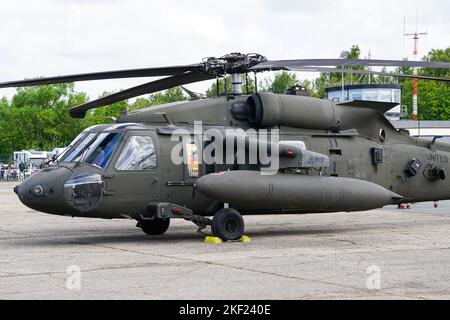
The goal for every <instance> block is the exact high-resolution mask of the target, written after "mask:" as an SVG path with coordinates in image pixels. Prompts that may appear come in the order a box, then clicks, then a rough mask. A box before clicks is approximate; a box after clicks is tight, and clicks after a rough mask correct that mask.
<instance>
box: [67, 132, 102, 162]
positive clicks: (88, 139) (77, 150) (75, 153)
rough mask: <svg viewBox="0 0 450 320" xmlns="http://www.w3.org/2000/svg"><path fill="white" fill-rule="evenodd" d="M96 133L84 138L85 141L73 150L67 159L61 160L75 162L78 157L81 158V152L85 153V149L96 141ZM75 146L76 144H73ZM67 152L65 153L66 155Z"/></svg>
mask: <svg viewBox="0 0 450 320" xmlns="http://www.w3.org/2000/svg"><path fill="white" fill-rule="evenodd" d="M95 135H96V134H95V133H90V134H88V135H86V136H84V138H82V139H83V140H82V141H81V142H80V143H79V144H78V145H77V146H76V148H75V149H73V150H72V151H71V152H70V153H69V154H68V155H67V156H66V157H64V158H63V157H62V158H61V159H62V160H63V161H73V160H74V159H75V158H76V157H78V156H79V154H80V153H81V151H83V149H84V148H85V147H86V146H87V145H88V144H89V143H91V141H92V140H93V139H94V137H95ZM73 145H75V143H74V144H73ZM65 153H66V152H64V154H65Z"/></svg>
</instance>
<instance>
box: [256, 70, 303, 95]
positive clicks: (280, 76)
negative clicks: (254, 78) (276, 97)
mask: <svg viewBox="0 0 450 320" xmlns="http://www.w3.org/2000/svg"><path fill="white" fill-rule="evenodd" d="M297 82H298V80H297V75H296V74H295V73H292V72H287V71H281V72H277V74H276V75H275V78H274V79H273V80H272V79H271V78H269V79H266V80H265V84H264V85H263V86H262V91H268V92H272V93H278V94H284V93H286V90H287V89H289V88H290V87H292V86H293V85H294V84H296V83H297Z"/></svg>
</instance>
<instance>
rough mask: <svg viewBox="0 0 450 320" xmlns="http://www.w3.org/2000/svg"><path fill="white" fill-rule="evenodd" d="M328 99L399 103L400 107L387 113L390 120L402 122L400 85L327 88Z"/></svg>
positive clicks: (359, 85)
mask: <svg viewBox="0 0 450 320" xmlns="http://www.w3.org/2000/svg"><path fill="white" fill-rule="evenodd" d="M326 92H327V98H328V99H330V100H332V101H336V102H342V101H354V100H365V101H380V102H397V103H398V106H396V107H395V108H393V109H392V110H390V111H389V112H387V113H386V118H388V119H389V120H400V118H401V115H402V87H401V85H399V84H357V85H346V86H344V87H343V88H342V87H332V88H327V89H326Z"/></svg>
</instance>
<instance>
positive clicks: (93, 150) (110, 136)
mask: <svg viewBox="0 0 450 320" xmlns="http://www.w3.org/2000/svg"><path fill="white" fill-rule="evenodd" d="M121 137H122V134H120V133H102V134H100V135H99V136H98V137H97V139H95V141H94V142H93V143H92V144H91V145H90V146H89V147H88V148H87V149H86V150H85V152H84V153H85V154H84V155H83V157H82V161H83V162H85V163H89V164H92V165H93V166H96V167H99V168H102V169H105V168H106V165H107V164H108V161H109V159H110V158H111V156H112V154H113V153H114V151H115V150H116V149H117V146H118V145H119V142H120V139H121Z"/></svg>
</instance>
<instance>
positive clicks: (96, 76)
mask: <svg viewBox="0 0 450 320" xmlns="http://www.w3.org/2000/svg"><path fill="white" fill-rule="evenodd" d="M202 69H203V65H201V64H194V65H187V66H174V67H161V68H142V69H128V70H116V71H103V72H93V73H81V74H72V75H67V76H56V77H48V78H37V79H29V80H19V81H8V82H2V83H0V88H10V87H29V86H36V85H45V84H55V83H65V82H75V81H91V80H105V79H119V78H140V77H163V76H172V75H177V74H183V73H185V72H193V71H200V70H202Z"/></svg>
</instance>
